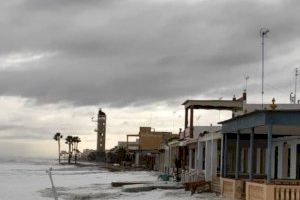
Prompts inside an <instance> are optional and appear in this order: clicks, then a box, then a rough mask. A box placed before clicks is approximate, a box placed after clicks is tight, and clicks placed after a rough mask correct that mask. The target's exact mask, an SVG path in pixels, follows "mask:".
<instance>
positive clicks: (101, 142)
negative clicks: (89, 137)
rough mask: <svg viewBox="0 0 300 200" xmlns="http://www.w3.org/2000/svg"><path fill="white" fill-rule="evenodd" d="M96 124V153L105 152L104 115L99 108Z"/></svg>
mask: <svg viewBox="0 0 300 200" xmlns="http://www.w3.org/2000/svg"><path fill="white" fill-rule="evenodd" d="M97 123H98V127H97V151H98V152H105V132H106V114H105V113H104V112H102V110H101V108H100V109H99V112H98V121H97Z"/></svg>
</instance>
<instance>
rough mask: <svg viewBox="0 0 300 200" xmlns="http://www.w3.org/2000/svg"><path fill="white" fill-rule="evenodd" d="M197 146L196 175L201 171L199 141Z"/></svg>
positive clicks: (200, 147)
mask: <svg viewBox="0 0 300 200" xmlns="http://www.w3.org/2000/svg"><path fill="white" fill-rule="evenodd" d="M197 146H198V149H197V152H198V153H197V174H198V175H199V174H200V172H201V171H202V168H201V167H202V166H201V164H202V146H201V143H200V141H198V142H197Z"/></svg>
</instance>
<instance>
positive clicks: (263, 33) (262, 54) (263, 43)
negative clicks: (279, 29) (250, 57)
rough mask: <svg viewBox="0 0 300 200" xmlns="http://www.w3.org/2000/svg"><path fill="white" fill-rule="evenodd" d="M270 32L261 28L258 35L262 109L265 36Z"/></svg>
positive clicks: (262, 103)
mask: <svg viewBox="0 0 300 200" xmlns="http://www.w3.org/2000/svg"><path fill="white" fill-rule="evenodd" d="M269 32H270V31H269V30H268V29H266V28H261V29H260V31H259V33H260V36H261V40H262V42H261V47H262V49H261V50H262V51H261V58H262V63H261V65H262V74H261V107H262V109H264V76H265V74H264V73H265V66H264V65H265V63H264V62H265V60H264V59H265V58H264V57H265V37H266V36H267V34H268V33H269Z"/></svg>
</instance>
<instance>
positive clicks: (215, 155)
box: [211, 140, 219, 178]
mask: <svg viewBox="0 0 300 200" xmlns="http://www.w3.org/2000/svg"><path fill="white" fill-rule="evenodd" d="M212 152H213V153H212V154H211V160H212V163H211V176H212V178H213V177H215V176H217V168H218V164H219V163H218V140H213V143H212Z"/></svg>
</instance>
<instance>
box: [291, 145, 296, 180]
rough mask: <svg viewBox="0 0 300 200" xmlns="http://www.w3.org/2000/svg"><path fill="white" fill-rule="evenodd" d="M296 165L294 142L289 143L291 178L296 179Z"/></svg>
mask: <svg viewBox="0 0 300 200" xmlns="http://www.w3.org/2000/svg"><path fill="white" fill-rule="evenodd" d="M296 165H297V144H296V143H292V144H291V169H290V171H291V176H290V178H291V179H296V176H297V172H296V171H297V169H296Z"/></svg>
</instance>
